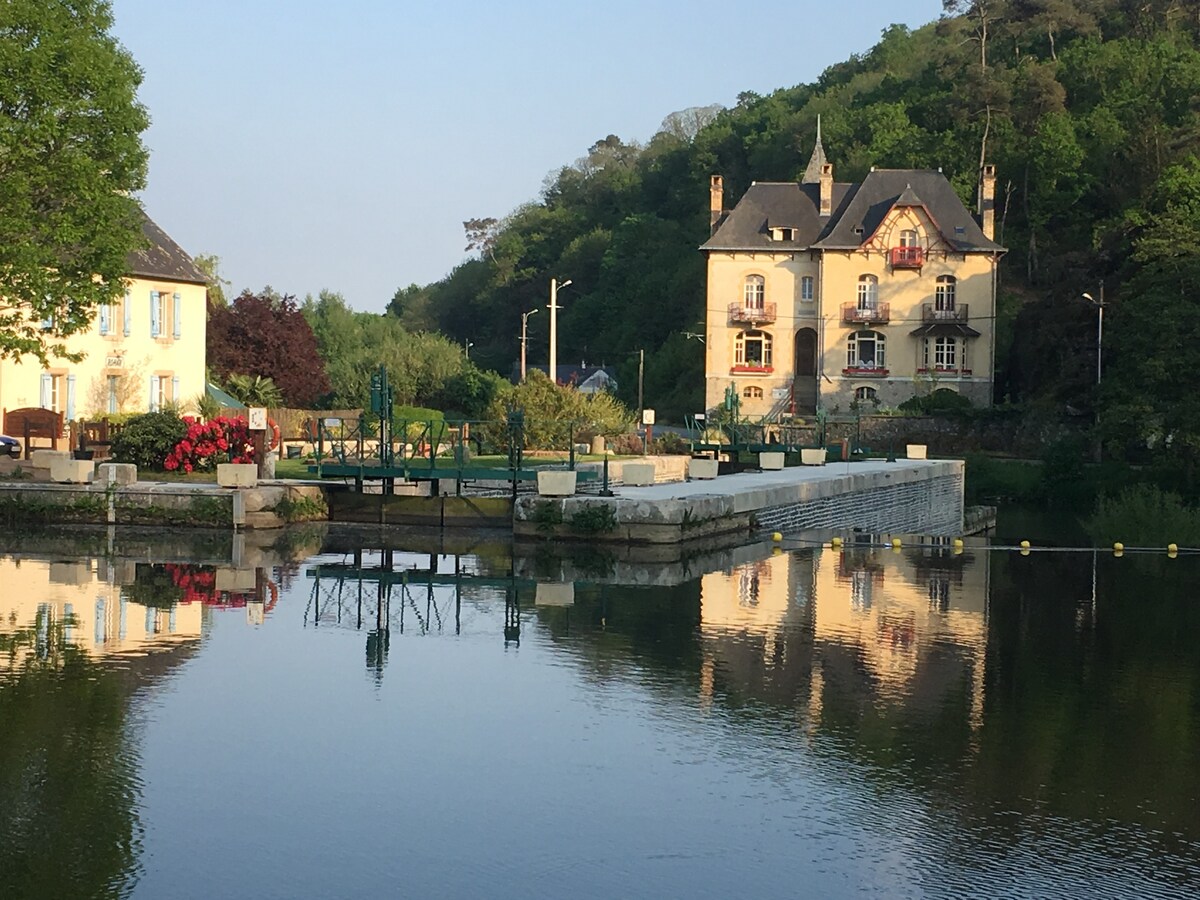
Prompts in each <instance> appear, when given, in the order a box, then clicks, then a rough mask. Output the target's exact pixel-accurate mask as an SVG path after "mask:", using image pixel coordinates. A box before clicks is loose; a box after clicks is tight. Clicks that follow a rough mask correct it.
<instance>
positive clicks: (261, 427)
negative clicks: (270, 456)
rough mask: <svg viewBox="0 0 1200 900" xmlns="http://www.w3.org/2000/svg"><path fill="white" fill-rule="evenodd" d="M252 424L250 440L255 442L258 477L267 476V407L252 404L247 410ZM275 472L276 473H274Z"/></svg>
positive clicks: (247, 416)
mask: <svg viewBox="0 0 1200 900" xmlns="http://www.w3.org/2000/svg"><path fill="white" fill-rule="evenodd" d="M246 419H247V420H248V422H249V425H250V440H251V442H252V443H253V444H254V459H255V461H256V462H257V463H258V477H259V478H266V477H267V408H266V407H265V406H251V407H249V408H248V409H247V410H246ZM272 474H274V473H272Z"/></svg>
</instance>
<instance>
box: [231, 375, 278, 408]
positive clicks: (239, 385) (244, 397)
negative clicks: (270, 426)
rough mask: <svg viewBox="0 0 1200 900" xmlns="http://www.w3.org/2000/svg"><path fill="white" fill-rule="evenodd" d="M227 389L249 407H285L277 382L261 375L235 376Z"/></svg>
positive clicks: (232, 376)
mask: <svg viewBox="0 0 1200 900" xmlns="http://www.w3.org/2000/svg"><path fill="white" fill-rule="evenodd" d="M225 387H226V389H227V390H228V391H229V393H231V394H233V396H235V397H237V398H238V399H239V400H241V401H242V402H243V403H245V404H246V405H247V406H274V407H279V406H283V394H282V393H281V392H280V390H279V388H278V387H277V386H276V384H275V382H274V381H272V380H271V379H270V378H264V377H263V376H261V375H239V374H233V375H230V376H229V381H228V382H227V383H226V385H225Z"/></svg>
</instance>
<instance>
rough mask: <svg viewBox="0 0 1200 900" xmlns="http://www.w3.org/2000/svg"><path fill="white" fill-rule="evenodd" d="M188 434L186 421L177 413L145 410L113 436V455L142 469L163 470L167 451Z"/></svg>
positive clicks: (120, 460)
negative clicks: (147, 411)
mask: <svg viewBox="0 0 1200 900" xmlns="http://www.w3.org/2000/svg"><path fill="white" fill-rule="evenodd" d="M186 436H187V424H186V423H185V422H184V421H183V419H181V418H180V417H179V414H178V413H177V412H174V411H165V412H152V413H143V414H142V415H140V416H134V417H133V418H131V419H130V420H129V421H128V422H126V423H125V427H124V428H122V429H121V431H120V432H119V433H118V434H117V436H116V437H115V438H113V442H112V457H113V459H114V460H115V461H116V462H124V463H133V464H134V465H136V466H137V467H138V468H139V469H157V470H160V471H161V470H162V468H163V462H164V461H165V460H166V458H167V454H168V453H170V452H171V451H172V450H173V449H175V445H176V444H178V443H179V442H180V441H182V440H183V439H184V437H186Z"/></svg>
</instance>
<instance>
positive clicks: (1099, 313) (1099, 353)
mask: <svg viewBox="0 0 1200 900" xmlns="http://www.w3.org/2000/svg"><path fill="white" fill-rule="evenodd" d="M1083 299H1084V300H1087V301H1088V302H1089V303H1094V304H1095V305H1096V425H1095V428H1096V450H1095V453H1096V462H1100V452H1101V444H1100V381H1101V379H1102V378H1103V376H1104V281H1103V279H1101V281H1100V299H1099V300H1097V299H1096V298H1095V297H1093V296H1092V295H1091V294H1088V293H1086V292H1085V293H1084V295H1083Z"/></svg>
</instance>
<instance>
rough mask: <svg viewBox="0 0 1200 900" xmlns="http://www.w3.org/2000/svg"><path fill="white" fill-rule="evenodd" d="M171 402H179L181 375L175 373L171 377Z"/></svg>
mask: <svg viewBox="0 0 1200 900" xmlns="http://www.w3.org/2000/svg"><path fill="white" fill-rule="evenodd" d="M171 402H172V403H178V402H179V376H178V375H175V376H173V377H172V378H171Z"/></svg>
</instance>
